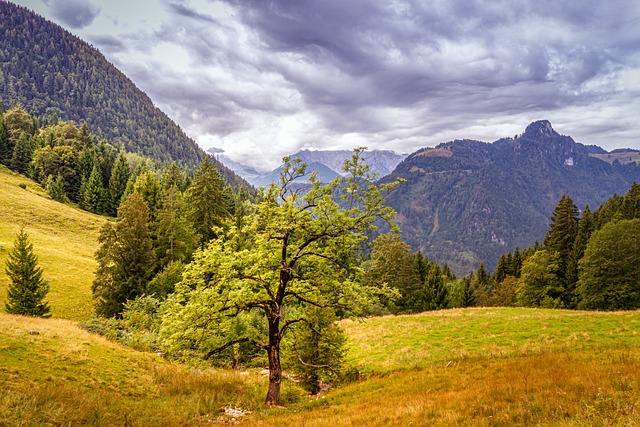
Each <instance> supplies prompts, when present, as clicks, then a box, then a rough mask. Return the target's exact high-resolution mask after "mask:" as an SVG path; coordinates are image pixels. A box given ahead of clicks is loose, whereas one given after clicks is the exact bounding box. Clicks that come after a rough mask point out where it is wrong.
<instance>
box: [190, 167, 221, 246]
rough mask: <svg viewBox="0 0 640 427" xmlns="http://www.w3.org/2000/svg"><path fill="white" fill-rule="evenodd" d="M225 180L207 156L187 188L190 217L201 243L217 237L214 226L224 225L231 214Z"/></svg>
mask: <svg viewBox="0 0 640 427" xmlns="http://www.w3.org/2000/svg"><path fill="white" fill-rule="evenodd" d="M223 187H224V181H223V180H222V177H221V176H220V173H219V172H218V171H217V170H216V168H214V167H213V165H212V164H211V162H210V161H209V156H205V158H204V161H203V162H202V164H201V165H200V169H199V170H198V172H196V175H195V177H194V178H193V182H192V183H191V186H190V187H189V189H188V190H187V197H186V200H187V203H188V205H189V206H190V209H191V210H190V215H189V216H190V219H191V222H192V223H193V224H194V226H195V228H196V232H197V233H198V235H199V236H200V243H201V244H203V243H206V242H208V241H209V240H211V239H213V238H214V237H215V233H214V231H213V228H214V227H219V226H221V225H222V221H223V219H224V218H226V217H228V216H229V208H230V206H228V205H227V199H226V198H225V197H224V194H223Z"/></svg>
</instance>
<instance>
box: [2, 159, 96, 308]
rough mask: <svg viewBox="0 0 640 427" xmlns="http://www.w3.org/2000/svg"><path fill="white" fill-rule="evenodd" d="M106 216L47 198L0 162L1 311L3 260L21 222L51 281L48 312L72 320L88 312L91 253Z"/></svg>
mask: <svg viewBox="0 0 640 427" xmlns="http://www.w3.org/2000/svg"><path fill="white" fill-rule="evenodd" d="M20 184H23V185H25V186H26V188H24V189H23V188H21V187H20V186H19V185H20ZM105 221H106V218H105V217H101V216H98V215H93V214H90V213H88V212H85V211H82V210H80V209H78V208H76V207H74V206H71V205H66V204H62V203H58V202H55V201H53V200H51V199H49V198H48V197H47V195H46V193H45V192H44V190H43V189H42V187H40V186H39V185H38V184H37V183H35V182H33V181H31V180H29V179H27V178H25V177H23V176H20V175H18V174H14V173H12V172H10V171H8V170H7V169H6V168H5V167H4V166H0V310H4V304H5V302H6V295H7V286H8V284H9V278H8V277H7V275H6V274H5V272H4V266H5V260H6V258H7V255H8V252H9V251H10V250H11V248H12V247H13V241H14V240H15V237H16V235H17V234H18V232H19V231H20V227H24V229H25V231H26V232H27V233H28V234H29V237H30V238H31V241H32V242H33V246H34V252H35V253H36V255H38V259H39V263H40V266H41V267H42V268H43V269H44V278H45V279H46V280H48V281H49V284H50V291H49V294H48V296H47V300H49V302H50V306H51V313H52V316H53V317H59V318H65V319H73V320H82V319H86V318H88V317H90V316H91V314H92V313H93V302H92V300H91V282H92V281H93V276H94V273H95V269H96V262H95V260H94V258H93V256H94V253H95V251H96V249H97V248H98V240H97V239H98V233H99V230H100V228H101V227H102V225H103V224H104V222H105Z"/></svg>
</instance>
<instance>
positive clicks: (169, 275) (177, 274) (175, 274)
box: [147, 261, 184, 300]
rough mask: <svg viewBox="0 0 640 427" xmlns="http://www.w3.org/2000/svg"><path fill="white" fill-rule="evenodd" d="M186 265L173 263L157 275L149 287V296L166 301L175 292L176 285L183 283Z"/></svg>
mask: <svg viewBox="0 0 640 427" xmlns="http://www.w3.org/2000/svg"><path fill="white" fill-rule="evenodd" d="M183 272H184V264H183V263H182V262H180V261H172V262H170V263H169V264H167V265H166V266H165V267H164V269H163V270H162V271H161V272H159V273H158V274H156V275H155V276H154V277H153V279H151V281H150V282H149V285H148V286H147V294H148V295H151V296H153V297H155V298H157V299H159V300H165V299H166V298H167V297H168V296H169V295H171V294H172V293H173V291H174V290H175V287H176V284H178V283H180V282H181V281H182V274H183Z"/></svg>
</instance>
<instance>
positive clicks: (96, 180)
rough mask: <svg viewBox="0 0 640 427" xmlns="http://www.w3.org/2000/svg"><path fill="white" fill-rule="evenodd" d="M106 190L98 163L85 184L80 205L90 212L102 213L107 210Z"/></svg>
mask: <svg viewBox="0 0 640 427" xmlns="http://www.w3.org/2000/svg"><path fill="white" fill-rule="evenodd" d="M106 202H107V199H106V190H105V188H104V185H103V184H102V173H101V172H100V168H99V166H98V165H97V164H96V165H94V166H93V169H92V170H91V175H89V179H88V180H87V182H86V184H85V186H84V192H83V194H82V200H81V203H80V206H82V208H83V209H86V210H88V211H89V212H94V213H102V212H104V211H105V205H106Z"/></svg>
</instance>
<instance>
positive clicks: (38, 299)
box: [5, 229, 50, 317]
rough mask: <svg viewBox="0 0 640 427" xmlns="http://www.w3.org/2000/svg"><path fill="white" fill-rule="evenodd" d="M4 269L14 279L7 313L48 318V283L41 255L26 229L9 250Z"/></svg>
mask: <svg viewBox="0 0 640 427" xmlns="http://www.w3.org/2000/svg"><path fill="white" fill-rule="evenodd" d="M5 271H6V273H7V275H8V276H9V278H10V279H11V283H10V284H9V288H8V291H7V303H6V304H5V308H6V310H7V313H11V314H22V315H26V316H37V317H49V316H50V314H49V310H50V309H49V303H48V302H46V301H44V298H45V296H46V295H47V293H48V292H49V284H48V283H47V282H46V280H44V279H43V278H42V268H40V267H38V257H37V256H36V255H35V254H34V253H33V244H32V243H31V242H30V240H29V235H28V234H27V233H26V232H25V231H24V229H22V230H20V233H18V236H17V237H16V240H15V242H14V246H13V249H12V250H11V251H10V252H9V257H8V258H7V261H6V267H5Z"/></svg>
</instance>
